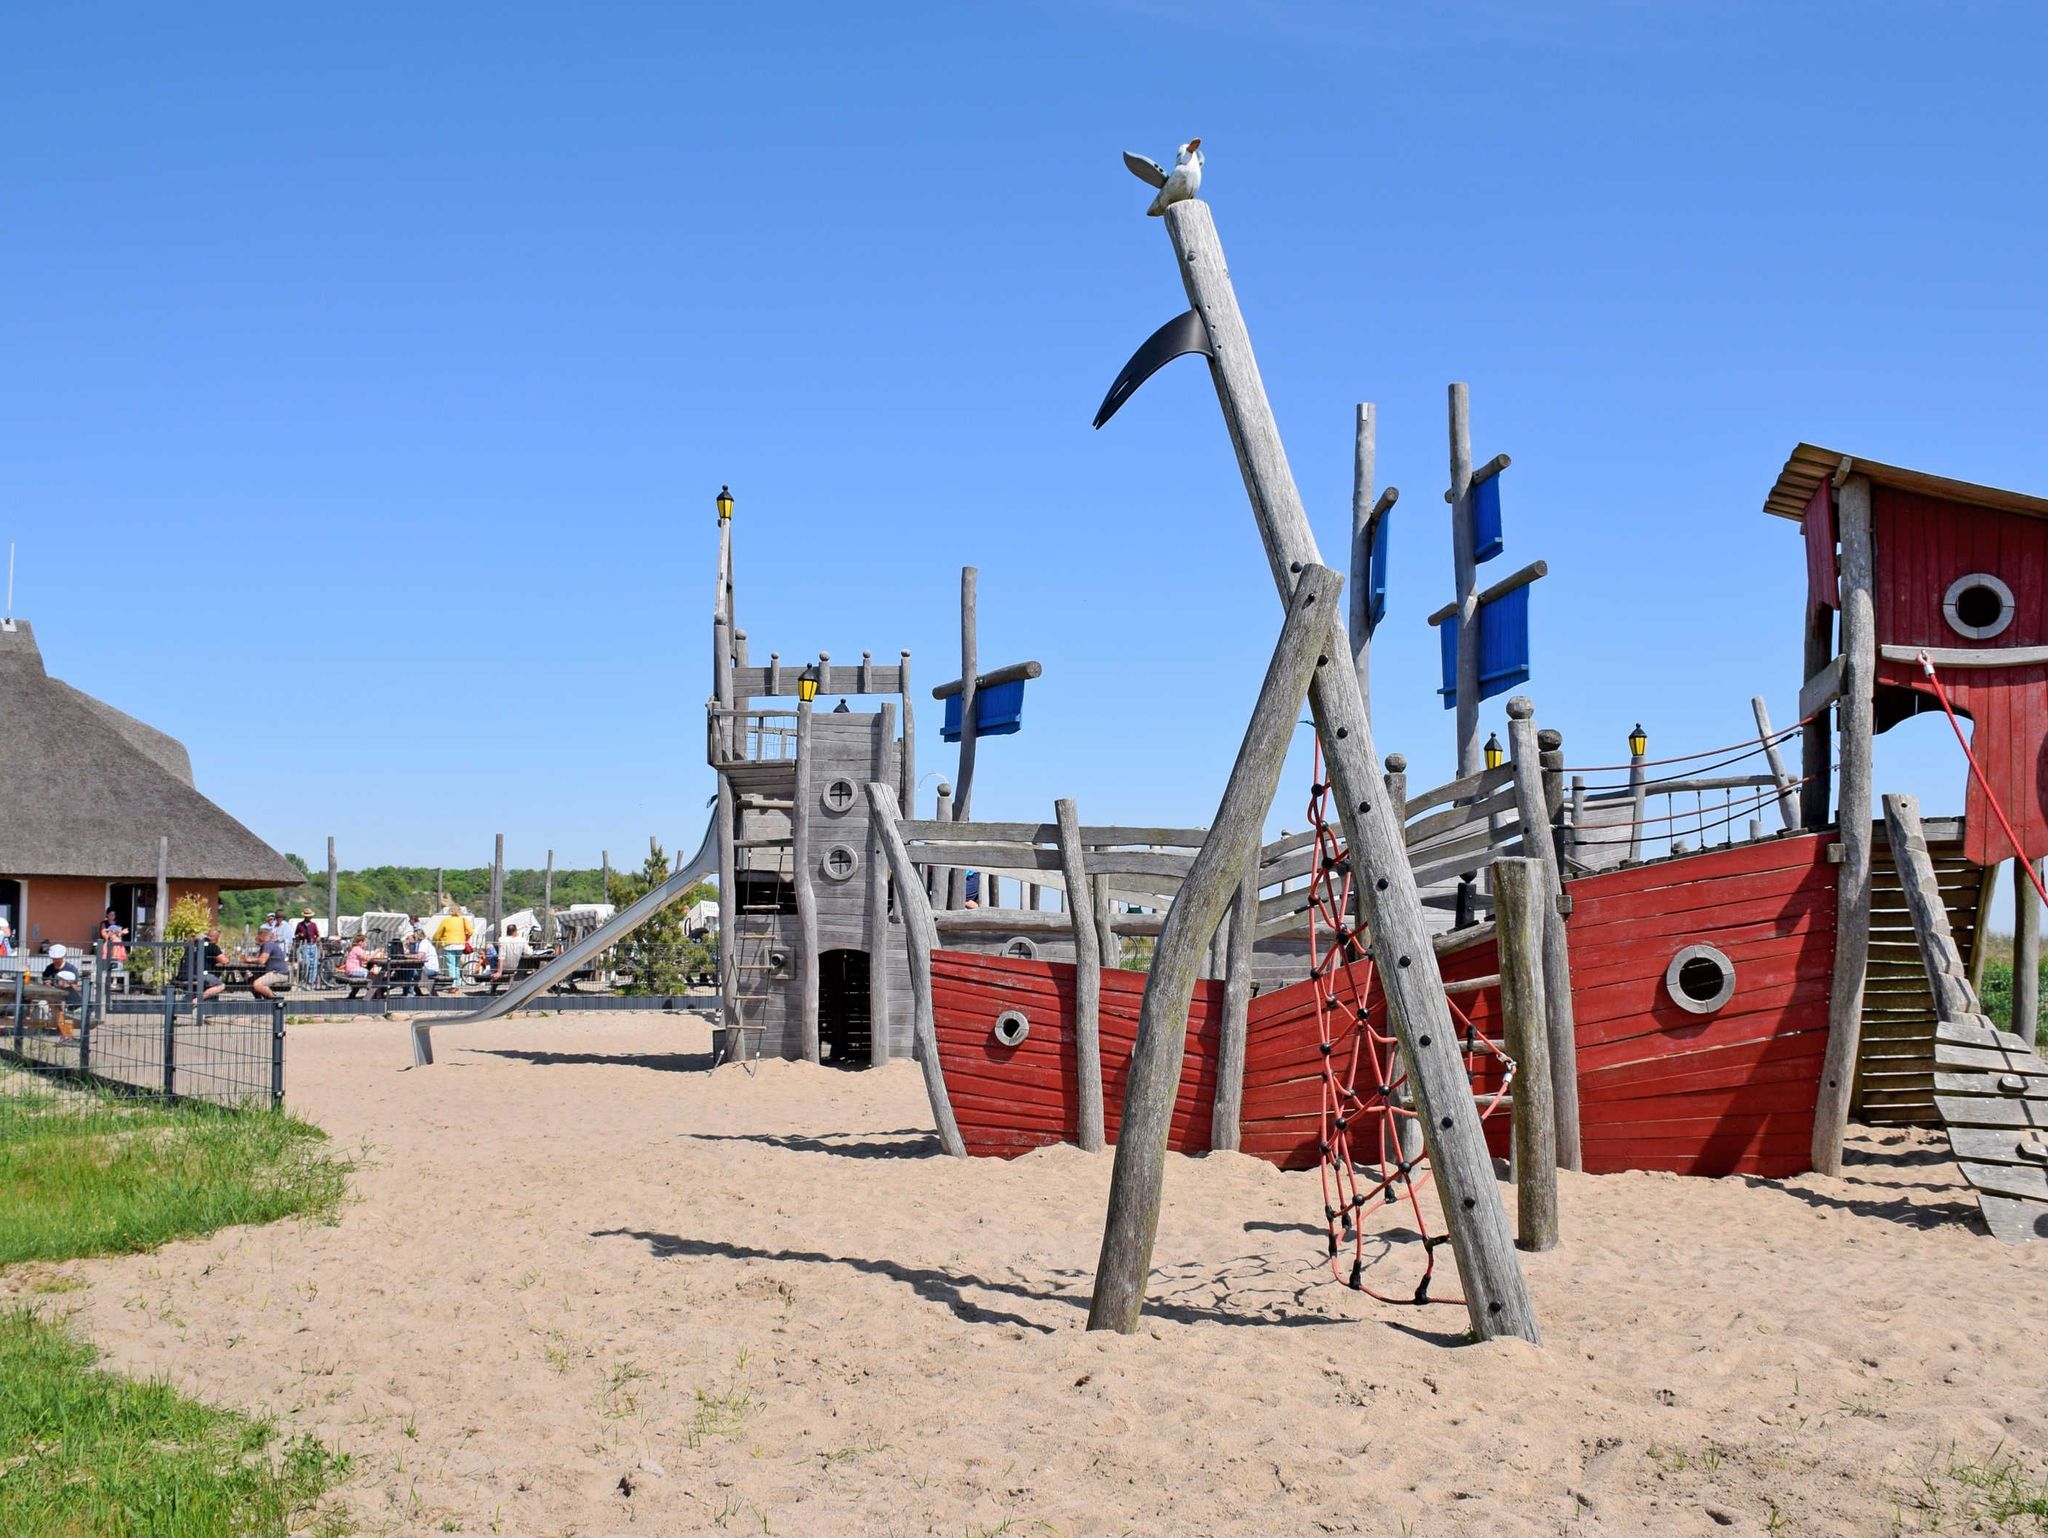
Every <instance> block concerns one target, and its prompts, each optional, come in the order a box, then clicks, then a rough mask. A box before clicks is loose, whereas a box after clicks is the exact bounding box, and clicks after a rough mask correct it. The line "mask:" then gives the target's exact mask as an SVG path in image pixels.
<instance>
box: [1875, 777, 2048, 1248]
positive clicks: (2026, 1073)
mask: <svg viewBox="0 0 2048 1538" xmlns="http://www.w3.org/2000/svg"><path fill="white" fill-rule="evenodd" d="M1884 818H1885V825H1886V828H1887V830H1888V831H1889V834H1890V843H1891V851H1892V856H1893V859H1894V861H1895V863H1896V867H1897V871H1898V875H1899V884H1900V890H1901V893H1902V895H1903V897H1904V900H1905V905H1906V909H1907V913H1908V916H1909V917H1910V919H1911V922H1912V932H1913V937H1914V940H1915V942H1916V944H1917V946H1918V948H1919V953H1920V963H1921V970H1922V972H1923V974H1924V975H1925V980H1926V983H1927V989H1928V993H1929V995H1930V997H1931V998H1932V999H1933V1004H1934V1010H1935V1013H1936V1016H1937V1019H1936V1021H1935V1025H1934V1044H1933V1046H1934V1066H1933V1070H1932V1073H1931V1075H1930V1078H1931V1080H1932V1090H1933V1100H1934V1107H1935V1111H1936V1114H1937V1115H1938V1116H1939V1118H1940V1120H1941V1124H1942V1126H1943V1127H1944V1128H1946V1129H1947V1131H1948V1141H1949V1147H1950V1148H1951V1149H1952V1150H1953V1151H1954V1153H1955V1156H1956V1165H1957V1167H1958V1168H1959V1169H1960V1170H1961V1171H1962V1175H1963V1178H1964V1179H1965V1180H1967V1181H1969V1182H1970V1184H1971V1185H1972V1186H1974V1187H1975V1188H1976V1191H1977V1205H1978V1207H1979V1208H1981V1209H1982V1210H1983V1213H1984V1221H1985V1223H1986V1224H1987V1225H1989V1227H1990V1229H1991V1232H1992V1233H1993V1234H1995V1235H1996V1236H1997V1237H1998V1238H2000V1239H2001V1240H2003V1241H2004V1242H2005V1243H2007V1244H2024V1243H2026V1242H2027V1241H2028V1240H2030V1239H2039V1238H2048V1062H2044V1061H2043V1060H2042V1059H2041V1058H2040V1057H2039V1056H2037V1055H2036V1054H2035V1052H2034V1050H2033V1046H2032V1044H2031V1043H2030V1042H2026V1041H2023V1040H2021V1039H2020V1038H2019V1037H2017V1036H2015V1035H2013V1034H2012V1033H2011V1032H2009V1031H2001V1030H1999V1029H1998V1028H1997V1027H1996V1026H1994V1025H1993V1024H1992V1023H1991V1018H1990V1016H1988V1015H1986V1014H1985V1013H1984V1006H1983V1003H1982V1001H1981V1000H1980V999H1979V998H1978V996H1977V986H1976V982H1975V979H1973V978H1972V977H1971V975H1970V968H1969V963H1968V962H1966V961H1965V960H1964V957H1963V951H1962V949H1961V947H1960V946H1959V945H1958V944H1957V943H1956V934H1955V930H1954V928H1953V926H1952V925H1951V924H1950V923H1949V917H1948V911H1947V908H1946V906H1945V904H1944V902H1943V900H1942V894H1941V890H1940V879H1941V878H1940V870H1939V868H1938V867H1937V866H1936V865H1935V862H1934V858H1933V855H1932V854H1931V853H1930V851H1929V849H1928V846H1927V838H1926V835H1925V834H1924V833H1923V832H1922V830H1921V826H1920V809H1919V806H1918V805H1917V803H1916V802H1915V800H1914V798H1913V797H1911V796H1886V797H1885V798H1884Z"/></svg>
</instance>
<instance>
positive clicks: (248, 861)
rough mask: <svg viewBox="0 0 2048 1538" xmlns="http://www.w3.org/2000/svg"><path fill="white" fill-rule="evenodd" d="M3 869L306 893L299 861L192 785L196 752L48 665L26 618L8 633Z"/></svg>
mask: <svg viewBox="0 0 2048 1538" xmlns="http://www.w3.org/2000/svg"><path fill="white" fill-rule="evenodd" d="M0 797H4V806H5V811H4V813H0V872H5V873H6V874H8V875H10V876H93V877H99V878H102V879H104V880H109V881H154V880H155V879H156V856H157V839H158V838H159V837H161V836H164V835H168V836H169V838H170V841H171V879H172V880H174V881H208V882H219V883H220V884H221V885H222V886H231V887H234V886H243V887H265V886H297V885H298V883H299V881H300V879H301V878H300V876H299V873H298V871H297V870H296V869H294V868H293V866H292V864H291V862H290V861H288V860H286V859H285V858H284V856H282V855H280V854H279V853H278V852H277V851H276V850H275V849H272V848H271V847H270V846H269V845H268V844H266V843H264V842H263V840H262V839H260V838H258V837H257V836H256V835H255V834H253V833H251V832H250V831H249V830H248V829H247V828H245V827H243V826H242V825H241V824H240V823H239V822H236V821H235V819H234V818H232V817H230V816H229V815H228V814H227V813H226V812H224V811H222V810H221V809H220V808H219V807H217V806H215V805H214V804H213V803H212V802H211V801H209V800H207V799H206V797H204V796H202V795H201V794H200V793H199V792H198V790H197V789H195V788H194V786H193V784H192V760H191V758H190V757H189V756H188V755H187V754H186V752H185V748H184V745H183V744H182V743H180V742H178V741H177V740H176V739H175V738H172V737H167V736H165V735H164V734H163V733H162V732H160V731H157V730H156V729H155V728H154V727H151V726H145V725H144V724H143V723H142V722H140V721H138V720H136V719H135V718H134V717H133V716H130V715H125V714H123V713H122V712H121V711H118V710H116V709H114V708H113V706H111V705H107V704H104V703H102V702H101V701H99V700H96V699H94V698H92V696H90V695H88V694H83V693H80V692H79V691H78V690H76V689H74V688H72V687H71V686H70V685H69V684H67V683H64V682H62V681H60V680H58V679H55V678H52V677H50V675H49V674H48V673H46V672H45V671H44V670H43V655H42V652H41V651H40V650H39V649H38V648H37V646H36V639H35V632H34V630H33V629H31V628H30V626H29V624H28V622H27V621H26V620H16V621H14V624H13V628H12V629H5V628H0Z"/></svg>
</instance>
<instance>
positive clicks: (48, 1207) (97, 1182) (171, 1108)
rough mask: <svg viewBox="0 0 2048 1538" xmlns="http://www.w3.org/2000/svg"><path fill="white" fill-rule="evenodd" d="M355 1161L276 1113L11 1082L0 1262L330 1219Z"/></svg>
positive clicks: (3, 1102)
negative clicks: (289, 1220) (230, 1228)
mask: <svg viewBox="0 0 2048 1538" xmlns="http://www.w3.org/2000/svg"><path fill="white" fill-rule="evenodd" d="M352 1168H353V1166H352V1165H351V1164H350V1163H349V1162H348V1161H347V1160H346V1159H341V1158H337V1157H336V1156H335V1155H333V1154H332V1153H331V1152H330V1151H329V1150H328V1147H327V1139H326V1135H325V1134H324V1133H322V1132H321V1131H320V1129H319V1128H317V1127H313V1126H310V1125H308V1124H307V1123H305V1122H302V1121H299V1120H298V1119H297V1118H295V1117H291V1116H286V1115H284V1114H282V1113H280V1112H268V1111H266V1112H248V1111H241V1112H228V1111H218V1110H215V1109H213V1108H211V1107H209V1106H203V1105H163V1104H160V1103H157V1102H152V1101H143V1100H123V1099H115V1098H112V1097H102V1096H98V1095H90V1094H81V1093H77V1092H71V1091H62V1092H58V1091H52V1090H49V1089H46V1088H44V1087H42V1086H41V1085H37V1084H20V1083H16V1084H13V1085H11V1086H9V1088H8V1090H7V1092H5V1093H0V1265H6V1264H10V1263H13V1262H18V1261H24V1260H69V1259H72V1258H74V1257H77V1256H82V1255H122V1254H132V1253H134V1252H136V1251H140V1250H148V1249H153V1248H155V1247H156V1246H157V1245H160V1244H163V1243H164V1242H165V1241H167V1240H171V1239H183V1238H190V1237H193V1236H195V1235H199V1234H207V1233H211V1232H213V1231H214V1230H215V1229H217V1228H226V1227H228V1226H230V1225H232V1224H237V1223H270V1222H275V1221H276V1220H277V1219H279V1218H287V1217H301V1216H303V1217H311V1218H315V1219H323V1220H324V1219H328V1218H331V1217H332V1216H333V1215H334V1213H335V1212H336V1210H337V1209H338V1208H339V1207H340V1205H341V1201H342V1198H343V1196H344V1195H345V1194H346V1192H347V1189H348V1176H349V1171H350V1170H351V1169H352Z"/></svg>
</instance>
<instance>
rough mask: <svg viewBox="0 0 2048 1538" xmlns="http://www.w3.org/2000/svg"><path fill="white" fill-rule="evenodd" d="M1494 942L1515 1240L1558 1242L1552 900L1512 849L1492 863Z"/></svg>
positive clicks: (1544, 883)
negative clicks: (1549, 954) (1549, 990)
mask: <svg viewBox="0 0 2048 1538" xmlns="http://www.w3.org/2000/svg"><path fill="white" fill-rule="evenodd" d="M1493 900H1494V922H1495V925H1496V928H1495V937H1496V939H1495V946H1496V951H1497V954H1498V955H1499V958H1500V997H1501V1013H1502V1014H1503V1015H1504V1016H1506V1019H1507V1049H1508V1056H1509V1057H1511V1058H1513V1059H1514V1060H1515V1082H1514V1088H1513V1090H1512V1093H1513V1095H1514V1147H1515V1230H1516V1234H1515V1244H1516V1247H1517V1248H1519V1249H1524V1250H1547V1249H1550V1248H1551V1247H1552V1246H1554V1245H1555V1244H1556V1243H1557V1165H1558V1158H1557V1121H1556V1108H1555V1107H1554V1105H1553V1104H1552V1096H1551V1088H1552V1078H1551V1069H1550V1044H1549V1024H1548V1019H1547V1015H1546V1012H1545V1009H1544V1000H1543V996H1544V977H1543V913H1544V909H1545V908H1547V907H1548V906H1549V905H1550V903H1551V897H1550V882H1549V878H1548V877H1547V876H1546V875H1545V873H1544V870H1543V866H1542V863H1541V862H1540V861H1537V860H1532V859H1529V858H1528V857H1526V856H1514V855H1510V856H1506V857H1504V858H1502V859H1499V860H1496V861H1495V862H1494V865H1493Z"/></svg>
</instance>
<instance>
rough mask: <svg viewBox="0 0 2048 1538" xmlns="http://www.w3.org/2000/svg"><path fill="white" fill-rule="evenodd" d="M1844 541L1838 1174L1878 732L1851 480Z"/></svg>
mask: <svg viewBox="0 0 2048 1538" xmlns="http://www.w3.org/2000/svg"><path fill="white" fill-rule="evenodd" d="M1835 503H1836V518H1835V523H1836V526H1837V528H1838V529H1839V531H1840V534H1841V540H1842V560H1841V572H1842V692H1841V700H1840V705H1839V708H1838V710H1837V717H1838V719H1839V721H1840V723H1841V753H1842V772H1841V782H1840V786H1839V790H1838V795H1839V798H1840V805H1839V807H1838V809H1837V812H1836V820H1837V822H1838V824H1839V826H1840V830H1841V849H1842V864H1841V870H1840V874H1839V875H1838V876H1837V878H1836V879H1837V882H1838V885H1837V886H1836V888H1835V966H1834V978H1833V984H1832V988H1831V990H1830V992H1829V995H1828V1045H1827V1052H1826V1055H1825V1056H1824V1057H1823V1058H1822V1060H1821V1075H1820V1092H1819V1095H1818V1097H1817V1098H1816V1100H1815V1103H1814V1114H1813V1167H1814V1168H1815V1169H1816V1170H1818V1171H1819V1172H1820V1173H1821V1174H1823V1175H1839V1174H1840V1173H1841V1172H1842V1135H1843V1133H1844V1131H1845V1130H1846V1129H1847V1127H1848V1124H1849V1100H1850V1096H1851V1094H1852V1092H1853V1090H1854V1088H1855V1080H1856V1047H1857V1042H1858V1040H1859V1038H1860V1036H1861V1032H1862V1025H1863V979H1864V972H1865V970H1866V968H1867V967H1868V964H1869V960H1870V813H1871V805H1870V797H1871V789H1870V758H1871V745H1872V742H1873V739H1874V737H1875V733H1876V721H1875V704H1874V701H1875V690H1876V687H1877V630H1876V619H1875V610H1874V600H1873V597H1872V588H1873V585H1874V581H1875V578H1874V559H1873V555H1872V549H1871V533H1870V482H1869V481H1867V480H1865V479H1864V478H1863V477H1862V476H1860V475H1852V476H1851V477H1849V479H1847V480H1846V481H1844V482H1843V483H1842V486H1841V489H1840V490H1839V491H1838V492H1837V493H1836V497H1835Z"/></svg>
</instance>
